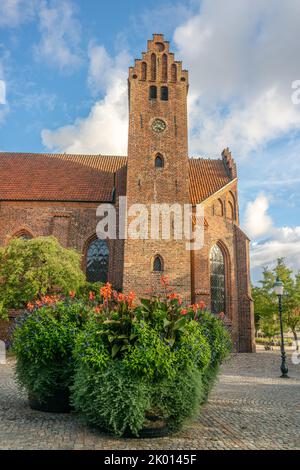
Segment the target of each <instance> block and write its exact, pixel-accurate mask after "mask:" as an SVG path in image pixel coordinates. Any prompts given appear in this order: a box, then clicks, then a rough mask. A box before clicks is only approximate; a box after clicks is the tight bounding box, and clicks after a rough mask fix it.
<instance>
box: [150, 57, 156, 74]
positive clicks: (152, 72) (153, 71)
mask: <svg viewBox="0 0 300 470" xmlns="http://www.w3.org/2000/svg"><path fill="white" fill-rule="evenodd" d="M151 80H156V55H155V54H151Z"/></svg>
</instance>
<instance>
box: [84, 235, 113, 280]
mask: <svg viewBox="0 0 300 470" xmlns="http://www.w3.org/2000/svg"><path fill="white" fill-rule="evenodd" d="M108 263H109V249H108V244H107V241H106V240H100V239H99V238H96V239H94V240H92V241H91V242H90V243H89V245H88V248H87V253H86V277H87V280H88V281H89V282H107V279H108Z"/></svg>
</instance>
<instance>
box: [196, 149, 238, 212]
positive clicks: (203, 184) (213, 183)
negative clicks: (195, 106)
mask: <svg viewBox="0 0 300 470" xmlns="http://www.w3.org/2000/svg"><path fill="white" fill-rule="evenodd" d="M189 163H190V201H191V204H199V203H200V202H202V201H204V200H205V199H207V198H208V197H209V196H211V195H212V194H214V193H216V192H217V191H219V190H220V189H222V188H223V187H224V186H226V184H228V183H230V181H231V178H230V177H229V176H228V174H227V171H226V168H225V166H224V163H223V160H210V159H204V158H190V160H189Z"/></svg>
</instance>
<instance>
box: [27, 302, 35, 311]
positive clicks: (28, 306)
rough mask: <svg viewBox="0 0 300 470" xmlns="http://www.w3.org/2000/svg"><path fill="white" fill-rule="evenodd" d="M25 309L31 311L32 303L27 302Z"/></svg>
mask: <svg viewBox="0 0 300 470" xmlns="http://www.w3.org/2000/svg"><path fill="white" fill-rule="evenodd" d="M27 309H28V310H29V312H32V310H33V309H34V305H33V303H31V302H28V304H27Z"/></svg>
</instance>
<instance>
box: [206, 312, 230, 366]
mask: <svg viewBox="0 0 300 470" xmlns="http://www.w3.org/2000/svg"><path fill="white" fill-rule="evenodd" d="M199 323H200V325H201V327H202V332H203V334H204V335H205V337H206V338H207V340H208V342H209V345H210V348H211V365H212V367H215V366H217V365H218V364H220V363H221V362H222V361H223V360H224V359H225V358H226V356H227V355H228V353H229V352H230V351H231V349H232V341H231V337H230V334H229V332H228V331H227V330H226V328H225V327H224V324H223V322H222V320H221V319H220V318H219V317H217V316H216V315H212V314H211V313H210V312H208V311H206V310H205V311H202V313H201V315H200V316H199Z"/></svg>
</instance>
